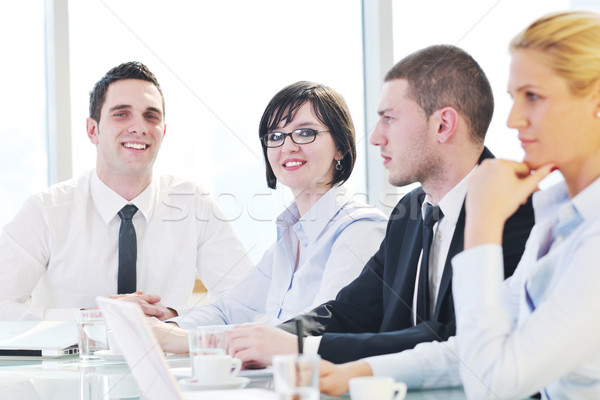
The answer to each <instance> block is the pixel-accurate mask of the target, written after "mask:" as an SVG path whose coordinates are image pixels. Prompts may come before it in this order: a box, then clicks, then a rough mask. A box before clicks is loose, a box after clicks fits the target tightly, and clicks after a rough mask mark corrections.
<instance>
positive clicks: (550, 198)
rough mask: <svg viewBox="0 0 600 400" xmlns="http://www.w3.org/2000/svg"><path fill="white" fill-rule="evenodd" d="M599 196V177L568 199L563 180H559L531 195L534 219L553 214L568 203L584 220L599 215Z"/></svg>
mask: <svg viewBox="0 0 600 400" xmlns="http://www.w3.org/2000/svg"><path fill="white" fill-rule="evenodd" d="M598 198H600V178H598V179H596V180H595V181H594V182H592V183H591V184H589V185H588V186H587V187H586V188H585V189H583V190H582V191H581V192H580V193H579V194H577V196H575V197H573V198H572V199H569V192H568V189H567V184H566V182H565V181H561V182H559V183H557V184H555V185H554V186H552V187H550V188H549V189H546V190H542V191H539V192H536V193H535V194H534V195H533V206H534V211H535V219H536V221H538V220H542V219H544V218H547V217H548V216H555V215H556V213H557V211H556V209H557V208H562V207H563V205H564V204H565V203H569V204H570V205H572V206H573V207H575V209H576V210H577V212H578V213H579V215H581V217H582V218H583V219H584V220H591V219H594V218H598V217H600V209H599V208H598V206H597V202H598Z"/></svg>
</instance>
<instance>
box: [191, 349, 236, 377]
mask: <svg viewBox="0 0 600 400" xmlns="http://www.w3.org/2000/svg"><path fill="white" fill-rule="evenodd" d="M241 368H242V361H241V360H240V359H238V358H231V356H229V355H227V354H214V355H197V356H194V357H192V376H193V378H194V379H195V380H197V381H198V382H199V383H220V382H226V381H227V380H229V379H231V378H232V377H234V376H236V375H237V374H238V372H240V369H241Z"/></svg>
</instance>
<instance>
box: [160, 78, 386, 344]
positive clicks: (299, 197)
mask: <svg viewBox="0 0 600 400" xmlns="http://www.w3.org/2000/svg"><path fill="white" fill-rule="evenodd" d="M259 138H260V142H261V144H262V148H263V154H264V157H265V164H266V175H267V185H268V186H269V188H272V189H275V187H276V185H277V183H278V182H279V183H281V184H283V185H284V186H286V187H288V188H289V189H290V190H291V192H292V194H293V195H294V198H295V201H294V202H293V203H292V204H291V205H290V206H289V207H287V208H286V209H285V210H284V211H283V212H282V213H281V214H280V215H279V217H278V218H277V221H276V224H277V241H276V242H275V243H274V244H273V245H272V246H271V247H270V248H269V249H268V250H267V251H266V252H265V254H264V255H263V257H262V259H261V260H260V261H259V262H258V264H257V265H256V266H255V267H254V268H253V269H252V270H251V271H250V272H249V274H248V275H247V276H246V278H245V279H244V280H243V281H242V282H241V283H240V284H238V285H237V286H236V287H234V288H233V289H231V290H230V291H229V293H227V294H226V295H224V296H221V297H220V298H219V299H217V300H216V301H215V302H214V303H211V304H209V305H206V306H202V307H195V308H193V309H191V310H187V311H185V312H183V313H181V314H180V316H179V317H177V318H175V319H173V320H172V322H176V323H177V324H178V325H179V326H180V327H182V328H186V329H190V328H192V327H194V326H199V325H220V324H241V323H245V322H253V321H262V322H264V321H266V322H267V326H268V325H274V324H277V323H279V322H284V321H286V320H288V319H291V318H293V317H294V316H296V315H298V314H302V313H304V312H306V311H309V310H311V309H312V308H314V307H316V306H318V305H320V304H322V303H324V302H326V301H328V300H331V299H333V298H335V296H336V295H337V292H338V291H339V290H340V289H341V288H343V287H344V286H346V285H347V284H348V283H350V282H351V281H352V280H354V278H356V277H357V276H358V274H359V273H360V271H361V270H362V269H363V267H364V265H365V263H366V262H367V261H368V260H369V258H371V256H372V255H373V254H374V253H375V251H376V250H377V248H378V246H379V245H380V244H381V241H382V239H383V236H384V234H385V227H386V224H387V219H386V217H385V215H384V214H383V213H381V212H380V211H379V210H377V209H376V208H374V207H372V206H369V205H366V204H363V203H360V202H357V201H355V200H353V198H352V197H353V195H352V193H351V192H350V191H349V190H348V189H346V188H345V187H344V186H343V185H342V184H343V183H344V182H345V181H346V180H347V179H348V178H349V177H350V174H351V173H352V169H353V167H354V162H355V159H356V145H355V139H354V126H353V123H352V119H351V117H350V112H349V111H348V107H347V106H346V103H345V101H344V99H343V98H342V96H340V95H339V94H338V93H337V92H336V91H334V90H333V89H331V88H328V87H326V86H323V85H320V84H317V83H313V82H297V83H294V84H292V85H290V86H287V87H285V88H284V89H282V90H281V91H280V92H279V93H277V94H276V95H275V96H274V97H273V98H272V99H271V101H270V102H269V104H268V105H267V108H266V110H265V111H264V114H263V116H262V119H261V121H260V125H259ZM172 327H173V325H172V324H171V325H169V324H160V323H155V324H154V329H155V333H156V334H157V336H158V337H159V339H160V340H161V345H162V346H163V348H164V349H165V350H166V351H171V352H187V331H185V330H183V329H172ZM258 329H268V328H267V327H264V328H258ZM271 329H273V331H274V332H277V331H279V330H278V329H275V328H271ZM281 332H283V331H281Z"/></svg>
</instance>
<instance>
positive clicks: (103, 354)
mask: <svg viewBox="0 0 600 400" xmlns="http://www.w3.org/2000/svg"><path fill="white" fill-rule="evenodd" d="M94 355H96V356H98V357H100V358H101V359H103V360H104V361H122V362H125V357H123V354H115V353H113V352H112V350H99V351H97V352H95V353H94Z"/></svg>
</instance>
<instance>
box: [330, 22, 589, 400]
mask: <svg viewBox="0 0 600 400" xmlns="http://www.w3.org/2000/svg"><path fill="white" fill-rule="evenodd" d="M510 52H511V55H512V62H511V67H510V78H509V82H508V92H509V94H510V95H511V96H512V98H513V101H514V104H513V107H512V110H511V112H510V115H509V117H508V122H507V124H508V126H509V127H510V128H513V129H517V130H518V132H519V140H520V141H521V145H522V147H523V149H524V150H525V158H524V160H523V162H521V163H519V162H511V161H503V160H495V161H494V160H492V161H488V162H484V163H483V164H482V165H481V167H479V168H478V170H477V171H476V172H475V174H474V175H473V177H472V179H471V180H470V182H469V187H468V194H467V203H466V207H467V219H466V226H465V251H464V252H463V253H461V254H459V255H458V256H456V257H455V258H454V259H453V269H454V274H453V293H454V302H455V306H456V319H457V336H456V337H455V338H452V339H451V340H450V341H448V342H443V343H426V344H423V345H419V346H417V347H416V348H415V349H414V350H412V351H407V352H403V353H398V354H393V355H386V356H380V357H374V358H371V359H365V360H362V361H358V362H355V363H348V364H344V365H340V366H333V365H332V364H324V365H323V368H322V370H323V371H322V382H321V383H322V389H323V390H324V391H326V392H329V393H335V392H343V391H345V390H347V381H348V379H349V378H351V377H352V376H357V375H370V374H373V375H393V376H394V377H395V378H396V379H398V380H403V381H405V382H407V383H408V385H409V387H413V388H419V387H435V386H452V385H459V384H460V383H462V384H463V385H464V388H465V392H466V394H467V397H468V398H473V399H485V398H494V399H496V398H501V399H519V398H523V397H527V396H530V395H532V394H534V393H536V392H538V391H539V392H540V393H541V394H542V398H545V399H565V398H576V399H598V398H600V340H598V337H597V336H598V331H600V314H599V313H598V310H600V289H599V288H600V268H599V265H598V254H599V253H598V249H599V248H600V209H599V208H598V201H599V200H600V179H599V178H600V16H599V15H597V14H595V13H591V12H564V13H558V14H552V15H549V16H545V17H543V18H541V19H539V20H537V21H535V22H534V23H533V24H531V25H530V26H529V27H528V28H527V29H525V30H524V31H523V32H522V33H520V34H519V35H517V36H516V37H515V38H514V39H513V41H512V42H511V44H510ZM553 169H558V170H559V171H560V172H561V173H562V175H563V176H564V182H561V183H559V184H557V185H555V186H554V187H552V188H550V189H548V190H545V191H542V192H538V193H535V195H534V208H535V212H536V225H535V227H534V229H533V230H532V233H531V236H530V238H529V241H528V243H527V247H526V249H525V253H524V254H523V257H522V259H521V262H520V264H519V266H518V268H517V271H516V272H515V274H514V275H513V276H512V277H511V278H509V279H508V280H507V281H506V282H505V283H503V282H502V248H501V246H500V240H501V234H502V227H503V224H504V222H505V220H506V218H507V217H508V216H509V215H511V214H512V212H513V211H514V210H515V209H516V208H517V207H518V206H519V204H520V203H521V202H522V201H524V200H525V199H526V198H527V197H528V196H529V195H530V194H531V193H532V192H534V191H536V189H537V185H538V183H539V182H540V181H541V180H542V179H543V178H544V177H545V176H547V175H548V174H549V173H550V172H551V171H552V170H553ZM482 221H485V223H482ZM459 377H460V379H459Z"/></svg>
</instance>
